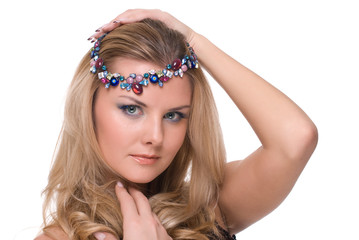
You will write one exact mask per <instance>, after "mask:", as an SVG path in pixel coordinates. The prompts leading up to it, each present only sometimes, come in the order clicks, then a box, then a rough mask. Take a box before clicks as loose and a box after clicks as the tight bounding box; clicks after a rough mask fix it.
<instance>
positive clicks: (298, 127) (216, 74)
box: [195, 35, 316, 156]
mask: <svg viewBox="0 0 359 240" xmlns="http://www.w3.org/2000/svg"><path fill="white" fill-rule="evenodd" d="M195 38H196V40H195V42H196V48H195V50H196V52H197V55H198V57H199V60H200V63H201V64H202V66H204V67H205V69H206V70H207V71H208V72H209V73H210V74H211V75H212V76H213V78H214V79H215V80H216V81H217V82H218V83H219V84H220V85H221V86H222V87H223V89H224V90H225V91H226V92H227V93H228V95H229V96H230V97H231V99H232V100H233V101H234V103H235V104H236V106H237V107H238V108H239V110H240V111H241V112H242V113H243V115H244V116H245V117H246V119H247V120H248V121H249V123H250V124H251V126H252V128H253V129H254V131H255V132H256V134H257V136H258V138H259V139H260V141H261V143H262V145H263V148H265V149H273V150H277V151H282V152H283V153H284V154H289V155H290V156H293V155H296V156H297V155H300V154H298V149H299V151H303V149H301V144H302V145H303V146H302V148H308V146H307V145H308V142H307V141H313V139H314V140H316V128H315V126H314V124H313V123H312V121H311V120H310V119H309V118H308V116H307V115H306V114H305V113H304V112H303V111H302V110H301V109H300V108H299V107H298V106H297V105H296V104H295V103H294V102H293V101H291V100H290V99H289V98H288V97H287V96H286V95H284V94H283V93H282V92H280V91H279V90H278V89H276V88H275V87H273V86H272V85H271V84H269V83H268V82H266V81H265V80H264V79H262V78H261V77H259V76H258V75H257V74H255V73H253V72H252V71H251V70H249V69H247V68H246V67H244V66H243V65H241V64H240V63H238V62H237V61H236V60H234V59H233V58H231V57H230V56H228V55H227V54H225V53H224V52H223V51H221V50H220V49H219V48H217V47H216V46H215V45H213V44H212V43H211V42H210V41H209V40H207V39H206V38H205V37H203V36H201V35H196V36H195ZM312 138H313V139H312ZM314 142H315V141H314ZM314 145H315V144H314Z"/></svg>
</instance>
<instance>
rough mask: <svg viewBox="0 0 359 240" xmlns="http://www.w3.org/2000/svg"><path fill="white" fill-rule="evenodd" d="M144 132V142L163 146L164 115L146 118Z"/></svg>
mask: <svg viewBox="0 0 359 240" xmlns="http://www.w3.org/2000/svg"><path fill="white" fill-rule="evenodd" d="M144 128H145V130H144V133H143V143H144V144H146V145H153V146H156V147H157V146H161V145H162V143H163V135H164V133H163V125H162V117H161V118H160V117H153V118H150V119H146V124H145V126H144Z"/></svg>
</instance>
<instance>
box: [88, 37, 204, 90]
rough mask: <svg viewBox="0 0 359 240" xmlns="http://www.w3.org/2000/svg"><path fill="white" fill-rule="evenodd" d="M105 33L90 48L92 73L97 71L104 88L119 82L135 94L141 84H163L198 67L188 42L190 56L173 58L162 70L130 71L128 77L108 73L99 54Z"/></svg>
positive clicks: (122, 86)
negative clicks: (137, 72)
mask: <svg viewBox="0 0 359 240" xmlns="http://www.w3.org/2000/svg"><path fill="white" fill-rule="evenodd" d="M106 35H107V33H106V34H104V35H102V36H101V37H100V38H98V39H97V41H96V42H95V44H94V46H93V48H91V63H90V65H91V68H90V71H91V72H92V73H93V74H96V73H98V78H99V80H100V81H101V82H103V83H104V84H105V87H106V88H109V87H110V86H117V85H118V84H120V87H121V89H126V90H127V91H130V90H131V89H132V91H133V92H134V93H136V94H141V93H142V92H143V88H142V86H147V85H148V84H149V83H150V82H151V83H153V84H158V85H159V86H160V87H162V86H163V83H164V82H167V81H168V80H170V79H171V78H172V77H173V76H180V77H182V76H183V74H184V72H186V71H187V70H188V69H192V68H198V59H197V55H196V54H195V52H194V50H193V48H192V47H190V45H189V44H188V43H186V46H187V48H188V50H189V52H190V56H188V55H185V56H184V57H183V58H182V59H179V58H177V59H175V60H174V61H173V62H172V63H171V64H168V65H167V66H166V67H165V68H164V69H162V70H149V71H148V72H145V73H143V74H136V73H131V74H130V75H129V76H128V77H125V76H123V75H121V74H120V73H110V72H109V71H107V67H106V65H105V64H104V61H103V59H102V58H101V57H100V56H99V52H100V45H101V41H102V39H103V38H104V37H106Z"/></svg>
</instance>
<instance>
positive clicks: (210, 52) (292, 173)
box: [39, 9, 318, 240]
mask: <svg viewBox="0 0 359 240" xmlns="http://www.w3.org/2000/svg"><path fill="white" fill-rule="evenodd" d="M144 18H152V19H158V20H161V21H163V22H165V23H166V24H167V25H168V26H169V27H171V28H173V29H176V30H178V31H180V32H181V33H182V34H184V35H185V36H186V39H187V41H188V42H189V43H190V45H191V46H193V48H194V49H195V51H196V54H197V56H198V58H199V62H200V64H201V65H202V66H203V67H204V68H205V69H206V71H207V72H208V73H210V74H211V76H212V77H213V78H214V79H215V80H216V81H217V82H218V83H219V84H220V85H221V86H222V88H223V89H224V90H225V91H226V92H227V94H228V95H229V96H230V98H231V99H232V100H233V102H234V103H235V104H236V106H237V107H238V109H239V110H240V111H241V112H242V114H243V115H244V116H245V117H246V119H247V120H248V122H249V123H250V125H251V126H252V128H253V130H254V131H255V133H256V134H257V136H258V138H259V140H260V142H261V144H262V145H261V146H260V147H259V148H258V149H257V150H256V151H255V152H253V153H252V154H251V155H249V156H248V157H247V158H245V159H244V160H242V161H232V162H229V163H228V164H227V166H226V170H225V179H224V183H223V187H222V189H221V192H220V198H219V202H218V205H217V206H216V210H215V212H216V220H217V221H218V222H219V224H220V225H221V226H222V227H224V228H226V229H228V230H229V232H230V233H231V234H235V233H238V232H240V231H242V230H243V229H245V228H247V227H248V226H250V225H251V224H253V223H255V222H256V221H258V220H260V219H261V218H263V217H264V216H266V215H267V214H268V213H270V212H271V211H273V210H274V209H275V208H276V207H278V205H279V204H280V203H281V202H282V201H283V200H284V199H285V197H286V196H287V195H288V194H289V192H290V191H291V189H292V188H293V186H294V184H295V182H296V180H297V179H298V177H299V175H300V173H301V172H302V170H303V169H304V167H305V165H306V163H307V162H308V160H309V158H310V156H311V155H312V153H313V151H314V149H315V147H316V145H317V140H318V132H317V128H316V126H315V125H314V123H313V122H312V121H311V120H310V119H309V117H308V116H307V115H306V114H305V113H304V112H303V111H302V110H301V109H300V108H299V107H298V106H297V105H296V104H295V103H294V102H293V101H291V100H290V99H289V98H288V97H287V96H286V95H284V94H283V93H282V92H280V91H279V90H278V89H276V88H275V87H273V86H272V85H270V84H269V83H268V82H266V81H265V80H264V79H262V78H261V77H260V76H258V75H256V74H255V73H253V72H252V71H251V70H249V69H247V68H246V67H244V66H243V65H241V64H240V63H239V62H237V61H236V60H234V59H233V58H231V57H230V56H228V55H227V54H226V53H224V52H223V51H221V50H220V49H219V48H217V47H216V46H215V45H214V44H213V43H211V42H210V41H209V40H208V39H206V38H205V37H204V36H202V35H200V34H198V33H196V32H194V31H193V30H192V29H191V28H189V27H188V26H186V25H184V24H183V23H181V22H180V21H178V20H177V19H176V18H174V17H173V16H171V15H170V14H168V13H166V12H162V11H160V10H141V9H135V10H128V11H126V12H124V13H122V14H120V15H118V16H117V17H116V18H115V19H113V20H112V21H111V22H110V23H108V24H106V25H104V26H103V27H101V28H99V29H98V30H97V32H96V33H95V34H94V35H92V36H91V37H90V38H89V40H90V41H91V40H94V39H96V38H98V37H99V36H101V35H102V34H103V33H105V32H108V31H111V30H113V29H114V28H116V27H118V26H120V25H121V24H127V23H132V22H137V21H140V20H142V19H144ZM213 59H216V61H213ZM218 62H221V63H222V66H226V68H219V67H218V65H217V63H218ZM116 191H117V192H118V189H117V190H116ZM131 191H132V190H130V192H129V193H125V190H124V189H122V191H120V192H122V193H124V194H129V195H128V196H127V195H126V199H127V198H129V196H130V197H132V198H133V199H134V202H135V203H136V204H138V205H136V208H142V206H143V205H145V204H147V203H145V202H146V201H137V199H138V198H139V196H140V195H141V194H140V193H138V194H134V192H133V191H132V192H131ZM118 196H119V195H118ZM141 198H142V196H141ZM127 200H128V199H127ZM127 200H126V201H127ZM142 200H144V199H143V198H142ZM119 201H120V202H121V205H122V204H126V201H125V198H124V197H121V195H120V196H119ZM132 210H133V211H135V208H132ZM129 211H130V210H129ZM149 215H150V214H147V216H146V218H148V216H149ZM222 216H224V218H225V221H224V219H223V217H222ZM140 218H141V216H140ZM155 218H156V217H155V216H153V219H155ZM129 225H130V224H129ZM129 225H127V224H126V223H124V232H125V234H126V232H127V233H128V236H130V235H132V233H133V234H134V233H135V232H138V228H135V227H133V226H129ZM227 226H228V227H227ZM141 227H143V228H147V227H148V226H146V225H143V226H142V225H141ZM152 228H153V229H152V232H158V233H159V236H158V237H157V239H166V237H167V238H168V236H166V234H165V233H163V231H162V229H161V226H159V225H155V224H154V225H153V226H152ZM98 234H101V236H104V237H106V238H103V239H110V240H113V239H115V238H114V237H113V236H110V235H109V234H103V233H98ZM137 236H138V235H137ZM39 239H40V238H39ZM41 239H46V238H41ZM98 239H101V238H98ZM125 239H126V238H125ZM132 239H135V238H129V239H127V240H132ZM137 239H154V238H151V237H148V236H147V235H146V234H144V235H142V236H141V237H140V238H137ZM155 239H156V238H155Z"/></svg>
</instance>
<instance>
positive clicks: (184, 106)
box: [119, 96, 191, 111]
mask: <svg viewBox="0 0 359 240" xmlns="http://www.w3.org/2000/svg"><path fill="white" fill-rule="evenodd" d="M119 97H120V98H128V99H130V100H132V101H134V102H135V103H137V104H138V105H140V106H143V107H147V105H146V104H145V103H144V102H141V101H139V100H137V99H136V98H133V97H131V96H119ZM184 108H191V106H190V105H182V106H178V107H175V108H171V109H169V111H178V110H182V109H184Z"/></svg>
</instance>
